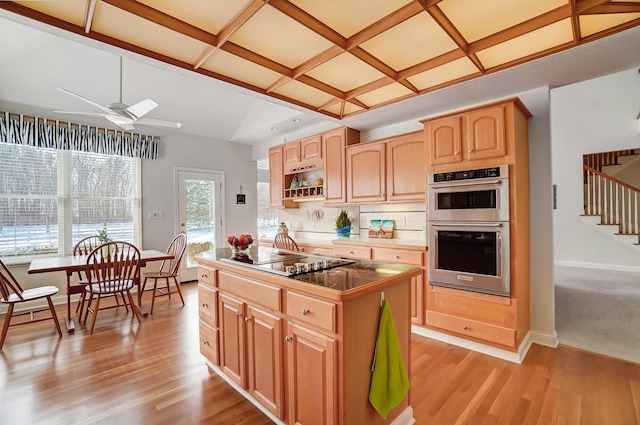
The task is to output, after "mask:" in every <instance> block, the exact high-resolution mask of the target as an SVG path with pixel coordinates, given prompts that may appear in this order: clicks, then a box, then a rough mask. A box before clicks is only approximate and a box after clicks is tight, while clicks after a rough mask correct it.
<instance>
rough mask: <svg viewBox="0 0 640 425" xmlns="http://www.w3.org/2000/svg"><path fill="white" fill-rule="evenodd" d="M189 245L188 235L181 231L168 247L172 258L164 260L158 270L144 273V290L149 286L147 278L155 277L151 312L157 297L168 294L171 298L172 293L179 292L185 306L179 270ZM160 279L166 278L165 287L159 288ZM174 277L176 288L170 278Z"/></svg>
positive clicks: (168, 252)
mask: <svg viewBox="0 0 640 425" xmlns="http://www.w3.org/2000/svg"><path fill="white" fill-rule="evenodd" d="M186 246H187V235H186V234H184V233H180V234H179V235H177V236H176V237H175V238H173V240H172V241H171V243H170V244H169V247H168V248H167V254H171V255H173V258H172V259H170V260H162V263H161V264H160V270H158V271H157V272H149V273H142V275H143V276H144V282H143V283H142V291H143V292H144V290H145V288H146V286H147V279H153V298H152V299H151V313H153V307H154V305H155V302H156V297H160V296H164V295H167V296H168V297H169V298H171V294H175V293H177V294H178V295H179V296H180V300H181V301H182V306H183V307H184V298H183V297H182V291H181V290H180V282H178V270H179V269H180V262H181V261H182V256H183V255H184V250H185V248H186ZM158 279H164V281H165V284H166V286H165V288H164V289H162V288H158ZM170 279H173V283H174V286H175V290H173V291H172V290H171V286H170V283H169V280H170Z"/></svg>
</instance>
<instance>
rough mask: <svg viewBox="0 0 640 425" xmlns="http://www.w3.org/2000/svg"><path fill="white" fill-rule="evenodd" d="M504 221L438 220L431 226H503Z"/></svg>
mask: <svg viewBox="0 0 640 425" xmlns="http://www.w3.org/2000/svg"><path fill="white" fill-rule="evenodd" d="M503 224H504V223H468V222H462V223H461V222H457V221H456V222H453V221H449V222H446V223H443V222H438V223H433V222H432V223H431V226H434V227H438V226H446V227H451V226H460V227H502V226H503Z"/></svg>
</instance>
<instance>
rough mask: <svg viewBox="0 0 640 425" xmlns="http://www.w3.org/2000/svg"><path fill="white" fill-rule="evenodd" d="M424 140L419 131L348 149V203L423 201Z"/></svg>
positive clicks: (425, 182) (424, 177) (424, 181)
mask: <svg viewBox="0 0 640 425" xmlns="http://www.w3.org/2000/svg"><path fill="white" fill-rule="evenodd" d="M423 138H424V134H423V132H421V131H420V132H414V133H408V134H404V135H401V136H396V137H393V138H388V139H382V140H378V141H375V142H367V143H363V144H361V145H356V146H351V147H349V148H347V154H346V158H347V201H348V202H349V203H354V204H372V203H380V202H424V201H425V191H426V187H427V186H426V185H427V176H426V173H425V158H424V140H423Z"/></svg>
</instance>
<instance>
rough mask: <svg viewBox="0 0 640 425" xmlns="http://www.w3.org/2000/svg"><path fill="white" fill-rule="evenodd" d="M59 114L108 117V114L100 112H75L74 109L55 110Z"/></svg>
mask: <svg viewBox="0 0 640 425" xmlns="http://www.w3.org/2000/svg"><path fill="white" fill-rule="evenodd" d="M53 112H57V113H59V114H73V115H88V116H91V117H106V116H107V115H108V114H99V113H97V112H74V111H53Z"/></svg>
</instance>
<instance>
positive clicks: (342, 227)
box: [335, 210, 351, 238]
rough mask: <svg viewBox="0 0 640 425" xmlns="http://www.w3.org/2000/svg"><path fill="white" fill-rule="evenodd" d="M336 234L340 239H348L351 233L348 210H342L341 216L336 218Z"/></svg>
mask: <svg viewBox="0 0 640 425" xmlns="http://www.w3.org/2000/svg"><path fill="white" fill-rule="evenodd" d="M335 223H336V233H337V235H338V237H339V238H348V237H349V234H350V233H351V219H350V218H349V215H348V213H347V210H340V214H338V217H336V221H335Z"/></svg>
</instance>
